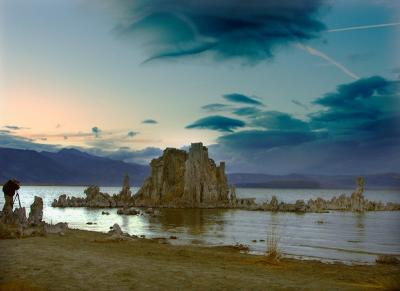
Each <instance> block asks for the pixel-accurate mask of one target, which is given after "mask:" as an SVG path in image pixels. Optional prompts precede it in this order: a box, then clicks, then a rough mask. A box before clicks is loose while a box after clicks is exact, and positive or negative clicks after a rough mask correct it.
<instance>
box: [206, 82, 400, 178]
mask: <svg viewBox="0 0 400 291" xmlns="http://www.w3.org/2000/svg"><path fill="white" fill-rule="evenodd" d="M313 104H314V105H315V108H317V107H319V108H317V110H319V111H316V112H313V113H311V114H309V115H308V116H306V117H307V118H306V119H299V118H296V117H295V116H293V115H291V114H288V113H284V112H278V111H260V112H256V113H254V114H249V115H247V116H246V117H247V118H248V120H247V122H246V125H247V127H248V128H252V129H251V130H244V131H237V132H235V133H230V134H225V135H223V136H221V137H219V139H218V140H217V141H218V144H216V145H213V146H212V147H210V149H211V150H212V151H213V153H214V154H215V156H216V158H217V159H223V160H226V161H227V165H228V170H229V171H251V172H255V171H256V172H257V171H259V172H264V173H275V174H288V173H293V172H298V173H314V174H316V173H324V174H357V175H359V174H368V173H369V174H372V173H379V172H381V173H383V172H399V171H400V166H399V165H400V155H399V154H398V153H399V152H400V81H391V80H387V79H384V78H382V77H379V76H373V77H370V78H364V79H360V80H357V81H354V82H351V83H347V84H342V85H339V86H338V87H337V89H336V90H335V91H333V92H329V93H327V94H325V95H323V96H322V97H320V98H317V99H316V100H315V101H314V102H313Z"/></svg>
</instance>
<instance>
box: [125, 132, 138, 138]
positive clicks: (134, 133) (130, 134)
mask: <svg viewBox="0 0 400 291" xmlns="http://www.w3.org/2000/svg"><path fill="white" fill-rule="evenodd" d="M138 134H139V133H138V132H135V131H130V132H128V137H134V136H135V135H138Z"/></svg>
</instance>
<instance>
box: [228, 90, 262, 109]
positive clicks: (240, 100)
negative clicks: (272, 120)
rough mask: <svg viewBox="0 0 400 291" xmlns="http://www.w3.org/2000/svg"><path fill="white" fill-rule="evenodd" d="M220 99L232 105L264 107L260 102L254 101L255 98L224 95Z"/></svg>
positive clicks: (240, 95)
mask: <svg viewBox="0 0 400 291" xmlns="http://www.w3.org/2000/svg"><path fill="white" fill-rule="evenodd" d="M222 97H223V98H224V99H226V100H227V101H229V102H234V103H242V104H248V105H261V106H263V105H264V104H263V103H262V102H261V101H258V100H256V98H257V97H249V96H246V95H243V94H239V93H232V94H225V95H223V96H222Z"/></svg>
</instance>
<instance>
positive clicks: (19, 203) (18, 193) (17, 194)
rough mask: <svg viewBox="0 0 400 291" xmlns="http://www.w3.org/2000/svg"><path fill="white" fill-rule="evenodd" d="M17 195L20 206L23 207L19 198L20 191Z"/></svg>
mask: <svg viewBox="0 0 400 291" xmlns="http://www.w3.org/2000/svg"><path fill="white" fill-rule="evenodd" d="M17 195H18V204H19V208H22V206H21V200H20V199H19V193H18V194H17Z"/></svg>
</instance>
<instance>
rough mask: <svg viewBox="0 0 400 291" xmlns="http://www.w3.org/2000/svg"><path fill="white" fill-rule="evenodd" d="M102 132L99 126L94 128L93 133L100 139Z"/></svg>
mask: <svg viewBox="0 0 400 291" xmlns="http://www.w3.org/2000/svg"><path fill="white" fill-rule="evenodd" d="M100 132H101V130H100V128H98V127H97V126H95V127H92V133H93V135H94V137H96V138H97V137H99V136H100Z"/></svg>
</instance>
